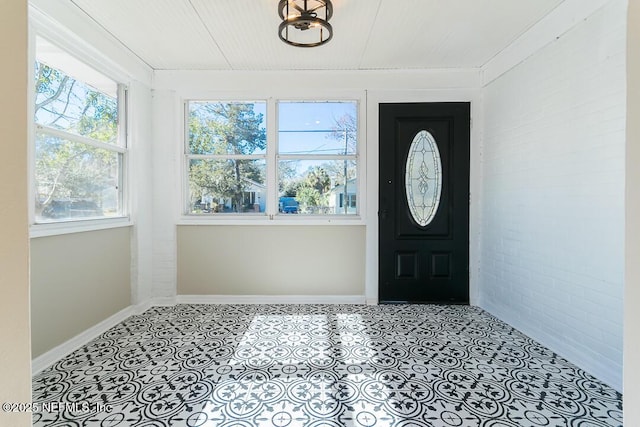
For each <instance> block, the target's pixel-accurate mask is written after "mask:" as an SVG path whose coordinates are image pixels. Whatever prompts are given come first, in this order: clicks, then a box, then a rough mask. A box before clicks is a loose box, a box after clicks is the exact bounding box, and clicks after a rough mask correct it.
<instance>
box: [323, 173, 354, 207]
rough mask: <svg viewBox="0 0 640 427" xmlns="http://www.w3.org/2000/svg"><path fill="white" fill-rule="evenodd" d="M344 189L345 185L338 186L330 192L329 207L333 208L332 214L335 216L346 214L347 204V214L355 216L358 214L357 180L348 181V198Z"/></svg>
mask: <svg viewBox="0 0 640 427" xmlns="http://www.w3.org/2000/svg"><path fill="white" fill-rule="evenodd" d="M344 187H345V186H344V184H342V185H337V186H335V187H334V188H332V189H331V191H329V207H330V208H331V212H332V213H334V214H344V213H345V203H346V209H347V211H346V213H347V214H355V213H356V212H357V200H356V192H357V189H358V182H357V180H356V179H351V180H349V181H347V191H346V193H347V195H346V197H345V191H344Z"/></svg>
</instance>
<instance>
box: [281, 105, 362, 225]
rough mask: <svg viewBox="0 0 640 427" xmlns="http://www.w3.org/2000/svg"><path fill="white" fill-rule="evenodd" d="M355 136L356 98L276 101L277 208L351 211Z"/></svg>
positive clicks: (353, 211)
mask: <svg viewBox="0 0 640 427" xmlns="http://www.w3.org/2000/svg"><path fill="white" fill-rule="evenodd" d="M357 141H358V126H357V104H356V103H355V102H344V101H343V102H337V101H331V102H299V101H296V102H283V101H281V102H279V103H278V193H279V212H281V213H289V212H291V213H298V214H302V215H354V214H356V213H357V212H358V211H357V205H356V194H357V191H358V180H357V148H358V147H357ZM345 199H347V200H350V201H351V202H350V203H344V200H345ZM291 203H294V204H295V209H292V208H289V209H288V208H287V204H291Z"/></svg>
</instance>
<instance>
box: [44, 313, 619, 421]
mask: <svg viewBox="0 0 640 427" xmlns="http://www.w3.org/2000/svg"><path fill="white" fill-rule="evenodd" d="M33 400H34V402H37V404H39V405H43V408H44V409H46V410H41V411H40V412H38V413H35V414H34V417H33V421H34V425H35V426H104V427H114V426H146V427H151V426H189V427H196V426H206V427H212V426H237V427H254V426H277V427H286V426H291V427H293V426H309V427H330V426H349V427H368V426H397V427H418V426H432V427H448V426H492V427H504V426H576V427H577V426H580V427H587V426H620V425H622V396H621V395H620V394H619V393H617V392H616V391H614V390H612V389H611V388H609V387H607V386H606V385H604V384H602V383H601V382H599V381H598V380H596V379H595V378H593V377H591V376H590V375H588V374H587V373H585V372H584V371H582V370H580V369H578V368H576V367H575V366H573V365H571V364H570V363H568V362H567V361H565V360H563V359H562V358H560V357H559V356H557V355H556V354H554V353H553V352H551V351H550V350H548V349H547V348H545V347H543V346H542V345H540V344H538V343H536V342H535V341H533V340H531V339H530V338H528V337H526V336H525V335H523V334H521V333H520V332H518V331H517V330H515V329H513V328H511V327H510V326H508V325H506V324H505V323H503V322H501V321H499V320H497V319H496V318H494V317H492V316H490V315H488V314H487V313H485V312H484V311H482V310H481V309H479V308H476V307H469V306H429V305H386V306H354V305H276V306H267V305H177V306H175V307H156V308H152V309H150V310H148V311H146V312H145V313H143V314H141V315H138V316H132V317H130V318H128V319H127V320H125V321H123V322H122V323H120V324H118V325H117V326H115V327H114V328H112V329H110V330H109V331H107V332H106V333H104V334H103V335H101V336H100V337H98V338H97V339H95V340H93V341H91V342H90V343H89V344H87V345H86V346H84V347H82V348H81V349H79V350H77V351H75V352H73V353H72V354H70V355H69V356H67V357H65V358H64V359H63V360H61V361H59V362H57V363H56V364H54V365H53V366H52V367H50V368H49V369H47V370H45V371H43V372H42V373H40V374H38V375H36V376H35V377H34V379H33ZM44 405H48V406H44Z"/></svg>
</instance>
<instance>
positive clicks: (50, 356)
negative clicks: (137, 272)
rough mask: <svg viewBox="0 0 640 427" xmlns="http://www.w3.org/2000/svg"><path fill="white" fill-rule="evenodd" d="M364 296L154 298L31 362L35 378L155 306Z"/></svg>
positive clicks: (357, 298)
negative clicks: (102, 335) (130, 318)
mask: <svg viewBox="0 0 640 427" xmlns="http://www.w3.org/2000/svg"><path fill="white" fill-rule="evenodd" d="M365 303H366V300H365V297H364V296H363V295H178V296H176V297H165V298H153V299H151V300H148V301H145V302H143V303H140V304H138V305H131V306H129V307H127V308H124V309H122V310H120V311H119V312H117V313H115V314H114V315H112V316H110V317H108V318H107V319H105V320H103V321H102V322H100V323H98V324H97V325H94V326H92V327H91V328H89V329H87V330H85V331H84V332H81V333H80V334H78V335H76V336H75V337H73V338H71V339H70V340H68V341H65V342H63V343H62V344H60V345H58V346H57V347H54V348H52V349H51V350H49V351H47V352H46V353H44V354H42V355H40V356H38V357H36V358H35V359H33V360H32V361H31V375H36V374H38V373H40V372H42V371H43V370H44V369H45V368H47V367H49V366H51V365H52V364H54V363H55V362H57V361H58V360H60V359H62V358H63V357H65V356H67V355H69V354H71V353H72V352H74V351H75V350H77V349H79V348H80V347H82V346H83V345H86V344H87V343H88V342H89V341H91V340H93V339H95V338H97V337H98V336H100V335H101V334H103V333H105V332H106V331H108V330H109V329H110V328H112V327H114V326H115V325H117V324H118V323H120V322H122V321H123V320H125V319H126V318H128V317H130V316H134V315H136V314H141V313H143V312H145V311H147V310H148V309H150V308H151V307H156V306H172V305H175V304H365Z"/></svg>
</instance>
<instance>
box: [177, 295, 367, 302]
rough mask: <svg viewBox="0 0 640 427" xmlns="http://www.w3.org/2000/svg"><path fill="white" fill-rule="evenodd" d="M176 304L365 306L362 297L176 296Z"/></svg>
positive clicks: (364, 300)
mask: <svg viewBox="0 0 640 427" xmlns="http://www.w3.org/2000/svg"><path fill="white" fill-rule="evenodd" d="M176 301H177V303H178V304H365V303H366V299H365V297H364V295H178V296H176Z"/></svg>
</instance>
